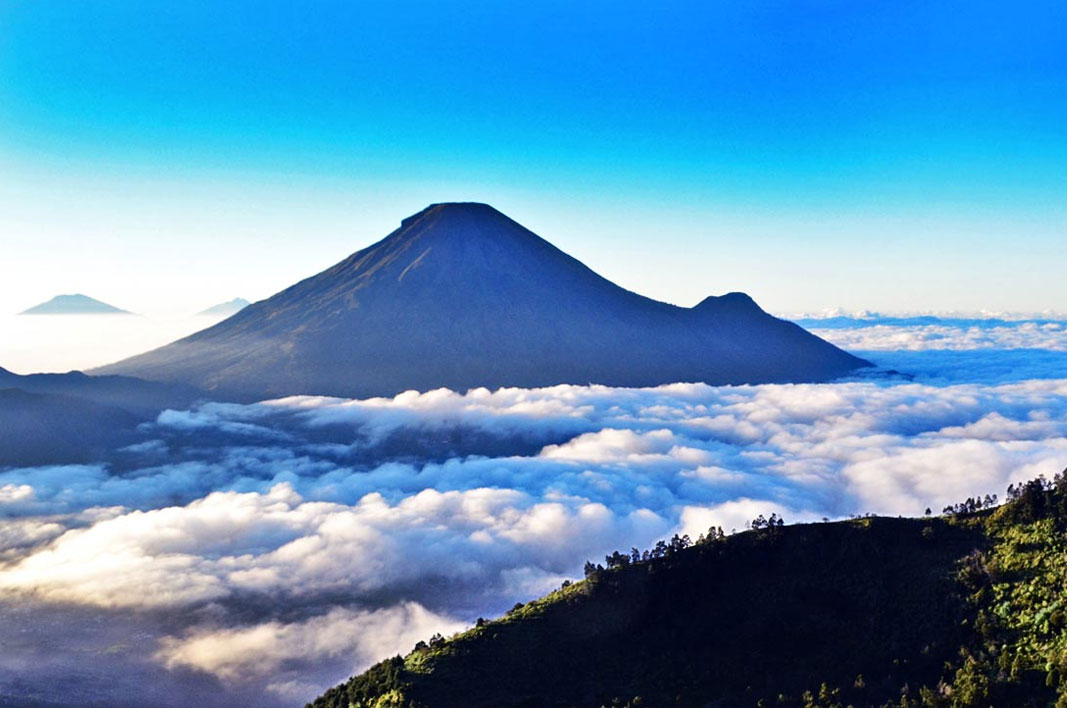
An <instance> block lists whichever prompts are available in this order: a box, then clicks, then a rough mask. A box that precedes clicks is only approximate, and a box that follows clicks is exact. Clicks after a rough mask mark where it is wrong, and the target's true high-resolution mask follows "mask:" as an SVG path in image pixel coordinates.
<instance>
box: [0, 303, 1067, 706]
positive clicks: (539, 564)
mask: <svg viewBox="0 0 1067 708" xmlns="http://www.w3.org/2000/svg"><path fill="white" fill-rule="evenodd" d="M975 330H979V331H977V332H976V331H975ZM1002 330H1003V331H1002ZM819 333H820V334H821V335H822V336H825V337H827V338H828V339H831V340H832V341H835V342H836V343H838V344H841V345H842V346H846V347H847V348H849V349H850V350H853V351H856V352H857V353H859V354H860V355H861V356H864V357H865V358H867V359H869V360H871V361H872V362H874V363H875V364H876V365H877V366H876V368H874V369H872V370H870V371H867V372H864V373H863V374H862V375H858V376H856V377H853V378H851V379H848V380H845V381H840V382H836V383H831V384H810V385H766V386H739V387H709V386H705V385H703V384H692V383H679V384H672V385H668V386H661V387H657V388H650V389H617V388H608V387H603V386H556V387H552V388H544V389H532V390H531V389H502V390H498V391H488V390H484V389H478V390H473V391H469V392H466V393H457V392H452V391H447V390H439V391H429V392H423V393H416V392H408V393H404V394H401V395H399V396H396V397H394V398H382V399H369V400H344V399H334V398H321V397H294V398H287V399H282V400H277V401H269V402H264V403H259V404H254V405H235V404H224V403H205V404H203V405H200V406H199V407H196V408H194V409H192V410H187V411H166V412H164V413H162V414H161V415H160V416H159V417H158V419H157V420H156V421H154V422H152V423H150V424H146V425H144V426H143V427H142V430H141V435H142V440H141V441H140V442H138V443H137V444H135V445H132V446H129V447H126V448H123V449H121V450H116V451H114V452H113V454H112V456H111V457H110V458H109V459H108V460H107V461H106V462H105V463H101V464H98V465H66V466H52V467H39V468H30V469H8V470H2V471H0V593H2V597H4V598H5V599H4V600H3V601H2V602H0V632H2V633H3V634H4V636H13V637H15V639H14V640H13V641H12V642H11V643H5V646H4V649H3V650H0V693H6V694H7V695H16V696H18V695H21V696H30V697H38V698H53V699H54V698H56V697H57V696H58V697H62V696H74V697H75V699H74V700H72V701H70V702H72V703H76V704H90V703H91V702H92V701H94V700H95V701H98V702H99V703H101V704H107V705H122V704H129V705H141V704H144V703H146V702H147V703H152V704H153V705H190V704H191V703H190V701H192V702H193V703H195V704H196V705H203V706H212V705H227V704H233V703H234V702H237V703H240V702H248V703H254V704H255V705H267V706H269V705H294V704H301V703H302V702H303V701H305V700H308V699H310V698H312V697H313V696H314V695H316V694H317V693H318V692H320V691H321V690H322V689H324V688H325V687H327V686H329V685H332V684H333V683H336V682H338V681H340V680H342V679H344V678H346V677H347V676H348V675H350V674H351V673H352V672H355V671H358V670H360V669H362V668H365V667H366V666H367V665H369V664H370V663H372V662H373V661H375V660H377V659H380V658H383V657H385V656H389V655H392V654H396V653H404V652H406V651H408V650H410V648H411V647H412V646H413V645H414V643H415V642H416V641H417V640H419V639H421V638H426V637H428V636H429V635H430V634H432V633H433V632H437V631H440V632H442V633H445V634H447V633H450V632H454V631H457V630H459V629H461V628H463V627H465V626H468V625H470V624H471V623H472V622H473V621H474V620H475V619H476V618H477V617H479V616H492V615H496V614H499V613H501V612H503V611H505V610H506V609H507V608H509V607H510V606H511V605H512V604H514V603H515V602H516V601H525V600H529V599H531V598H533V597H535V596H538V595H540V594H542V593H544V592H545V591H547V590H550V589H552V588H554V587H557V586H558V585H559V583H560V582H562V581H563V580H565V579H568V578H575V577H579V576H580V574H581V567H582V565H583V563H584V562H585V561H586V560H587V559H594V560H595V559H601V558H602V556H603V555H604V554H605V553H608V552H610V551H612V550H614V549H629V548H630V547H632V546H637V547H647V546H649V545H651V544H653V543H654V542H655V541H656V540H657V539H660V538H664V537H667V536H670V535H671V534H673V533H688V534H689V535H690V536H693V537H696V536H697V535H698V534H700V533H701V532H703V531H705V530H706V529H707V528H708V527H710V526H713V525H714V526H722V527H723V528H724V529H726V530H727V531H730V530H732V529H738V530H740V529H742V528H744V527H745V526H746V525H747V523H748V522H749V521H750V520H751V519H753V518H754V517H755V516H757V515H759V514H764V515H768V514H770V513H772V512H773V513H778V514H780V515H783V516H784V517H785V518H786V520H787V522H790V523H792V522H802V521H819V520H821V519H823V518H832V519H836V518H843V517H848V516H850V515H854V514H865V513H876V514H889V515H921V514H922V513H923V512H924V510H925V509H926V508H928V507H929V508H932V509H933V510H934V511H938V510H940V509H941V508H942V507H943V506H945V505H947V504H951V503H954V502H957V501H961V500H962V499H964V498H966V497H968V496H974V495H985V494H990V493H995V494H1000V495H1003V493H1004V490H1005V488H1006V487H1007V485H1008V484H1009V483H1012V482H1018V481H1022V480H1026V479H1030V478H1033V477H1036V476H1038V475H1046V476H1051V475H1053V474H1055V473H1057V472H1059V471H1060V470H1062V469H1063V468H1064V467H1067V327H1065V325H1064V324H1063V323H1056V322H1051V323H1050V322H1044V323H1035V322H1032V321H1022V322H1011V321H1003V322H1001V323H999V324H997V325H996V326H995V327H985V328H983V327H975V326H974V325H973V324H971V323H967V322H960V323H952V322H948V323H945V322H939V323H937V324H929V323H923V324H903V325H902V324H885V323H877V322H875V323H871V322H870V321H867V322H863V323H860V324H858V325H857V326H855V327H847V326H844V327H842V326H834V327H827V328H825V329H822V330H820V331H819ZM57 675H58V676H64V677H67V680H68V682H67V684H66V689H65V690H66V691H67V693H56V692H55V689H49V688H43V686H48V685H51V684H47V683H45V681H46V677H49V676H51V677H52V679H53V680H54V677H55V676H57ZM116 677H121V678H116Z"/></svg>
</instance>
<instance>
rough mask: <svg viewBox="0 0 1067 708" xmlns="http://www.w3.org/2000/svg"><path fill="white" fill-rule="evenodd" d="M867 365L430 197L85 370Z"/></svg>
mask: <svg viewBox="0 0 1067 708" xmlns="http://www.w3.org/2000/svg"><path fill="white" fill-rule="evenodd" d="M866 364H867V362H864V361H863V360H861V359H857V358H856V357H854V356H852V355H850V354H847V353H846V352H843V351H841V350H840V349H838V348H836V347H834V346H833V345H831V344H829V343H827V342H825V341H823V340H821V339H819V338H817V337H815V336H813V335H811V334H809V333H807V332H805V331H804V330H803V329H801V328H800V327H798V326H796V325H794V324H791V323H788V322H784V321H782V320H779V319H776V318H774V317H772V316H770V315H768V314H767V313H765V312H763V311H762V310H761V309H760V308H759V307H758V306H757V305H756V304H755V303H754V302H753V301H752V300H751V299H750V298H749V297H748V296H747V295H743V294H741V293H731V294H728V295H724V296H722V297H709V298H707V299H706V300H704V301H703V302H701V303H700V304H699V305H697V306H695V307H692V308H684V307H675V306H673V305H669V304H666V303H662V302H657V301H655V300H651V299H649V298H646V297H642V296H641V295H637V294H635V293H632V292H629V291H628V290H624V289H623V288H620V287H619V286H617V285H615V284H614V283H611V282H610V281H608V280H606V279H604V278H602V277H600V276H599V275H597V274H596V273H594V272H593V271H591V270H590V269H589V268H587V267H586V266H584V265H583V264H582V263H580V262H578V261H577V260H575V259H574V258H571V257H570V256H568V255H567V254H565V253H563V252H562V251H560V250H559V249H557V248H556V247H554V246H553V245H552V244H550V243H548V242H547V241H545V240H544V239H542V238H540V237H538V236H537V235H535V234H534V233H532V232H531V231H529V230H527V229H525V228H523V227H522V226H520V225H519V224H517V223H515V222H514V221H512V220H511V219H509V218H508V217H506V216H504V215H503V214H501V213H500V212H498V211H496V210H495V209H493V208H492V207H489V206H487V205H484V204H436V205H433V206H430V207H428V208H426V209H424V210H423V211H421V212H419V213H418V214H415V215H414V216H411V217H409V218H407V219H405V220H404V221H403V223H402V224H401V226H400V228H399V229H397V230H396V231H394V232H393V233H392V234H390V235H389V236H388V237H386V238H385V239H383V240H382V241H379V242H378V243H376V244H374V245H372V246H370V247H368V248H365V249H363V250H362V251H359V252H357V253H355V254H353V255H351V256H349V257H348V258H346V259H345V260H343V261H341V262H340V263H338V264H337V265H335V266H333V267H332V268H329V269H328V270H325V271H323V272H322V273H319V274H318V275H316V276H314V277H311V278H308V279H307V280H304V281H302V282H300V283H297V284H296V285H294V286H292V287H290V288H288V289H286V290H283V291H282V292H280V293H278V294H277V295H274V296H273V297H271V298H268V299H267V300H264V301H261V302H257V303H255V304H253V305H251V306H249V307H246V308H245V309H243V310H241V311H240V312H238V313H237V314H236V315H234V316H233V317H231V318H229V319H227V320H226V321H224V322H221V323H219V324H218V325H215V326H214V327H211V328H209V329H206V330H203V331H201V332H198V333H196V334H193V335H192V336H189V337H186V338H185V339H182V340H179V341H177V342H174V343H172V344H169V345H167V346H165V347H162V348H160V349H157V350H155V351H152V352H148V353H146V354H142V355H139V356H135V357H133V358H131V359H127V360H125V361H121V362H118V363H116V364H111V365H109V366H106V367H103V368H102V369H99V370H98V371H99V372H101V373H110V374H126V375H130V376H138V377H141V378H147V379H153V380H160V381H174V382H181V383H187V384H190V385H193V386H196V387H198V388H201V389H205V390H209V391H213V392H216V394H217V395H218V396H220V397H232V398H240V399H262V398H267V397H272V396H281V395H288V394H298V393H309V394H328V395H336V396H349V397H366V396H376V395H391V394H396V393H399V392H401V391H403V390H407V389H419V390H428V389H433V388H438V387H442V386H444V387H448V388H452V389H457V390H466V389H469V388H472V387H477V386H487V387H499V386H546V385H552V384H558V383H577V384H586V383H590V382H593V383H602V384H608V385H612V386H652V385H658V384H664V383H671V382H676V381H705V382H708V383H711V384H735V383H761V382H791V381H819V380H826V379H831V378H834V377H838V376H841V375H842V374H846V373H848V372H850V371H852V370H854V369H856V368H857V367H860V366H864V365H866Z"/></svg>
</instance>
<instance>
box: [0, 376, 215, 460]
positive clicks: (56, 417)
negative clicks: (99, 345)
mask: <svg viewBox="0 0 1067 708" xmlns="http://www.w3.org/2000/svg"><path fill="white" fill-rule="evenodd" d="M202 397H203V394H202V393H201V392H199V391H196V390H195V389H191V388H189V387H186V386H180V385H176V384H163V383H158V382H152V381H140V380H138V379H134V378H128V377H125V376H87V375H86V374H83V373H81V372H80V371H72V372H70V373H66V374H29V375H25V376H24V375H19V374H13V373H11V372H10V371H8V370H6V369H3V368H0V468H2V467H5V466H20V465H44V464H60V463H67V462H90V461H95V460H99V459H102V457H103V456H104V455H105V454H106V453H109V452H110V451H112V450H113V449H114V448H115V447H117V446H119V445H122V444H125V443H126V442H129V441H131V440H133V439H134V437H135V436H134V432H135V431H136V428H137V425H138V424H140V423H142V422H144V421H147V420H151V419H153V418H155V417H156V415H157V414H158V413H159V412H160V411H161V410H163V409H164V408H179V409H184V408H188V407H189V406H190V405H191V404H192V403H193V402H195V401H197V400H198V399H200V398H202Z"/></svg>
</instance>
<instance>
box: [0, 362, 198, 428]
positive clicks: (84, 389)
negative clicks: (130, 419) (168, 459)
mask: <svg viewBox="0 0 1067 708" xmlns="http://www.w3.org/2000/svg"><path fill="white" fill-rule="evenodd" d="M0 388H17V389H22V390H23V391H26V392H28V393H38V394H49V395H55V396H69V397H75V398H81V399H85V400H88V401H92V402H94V403H98V404H101V405H105V406H110V407H114V408H118V409H121V410H124V411H126V412H128V413H132V414H134V415H136V416H140V417H147V416H152V415H154V414H155V413H157V412H159V411H160V410H162V409H164V408H188V407H189V406H190V405H191V404H192V403H194V402H195V401H197V400H199V399H201V398H203V397H204V394H203V393H202V392H200V391H197V390H196V389H194V388H192V387H190V386H183V385H181V384H165V383H159V382H156V381H142V380H140V379H136V378H133V377H130V376H89V375H88V374H83V373H82V372H80V371H71V372H68V373H65V374H25V375H23V374H15V373H12V372H10V371H8V370H7V369H4V368H2V367H0Z"/></svg>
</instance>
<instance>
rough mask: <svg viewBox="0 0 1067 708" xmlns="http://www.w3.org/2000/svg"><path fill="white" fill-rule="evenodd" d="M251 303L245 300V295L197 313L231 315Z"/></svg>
mask: <svg viewBox="0 0 1067 708" xmlns="http://www.w3.org/2000/svg"><path fill="white" fill-rule="evenodd" d="M251 304H252V303H250V302H249V301H248V300H245V299H244V298H243V297H235V298H234V299H232V300H228V301H226V302H220V303H219V304H218V305H212V306H211V307H209V308H207V309H206V310H204V311H203V312H199V313H197V314H198V315H206V316H208V317H229V316H230V315H235V314H237V313H238V312H240V311H241V310H243V309H245V308H246V307H248V306H249V305H251Z"/></svg>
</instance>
